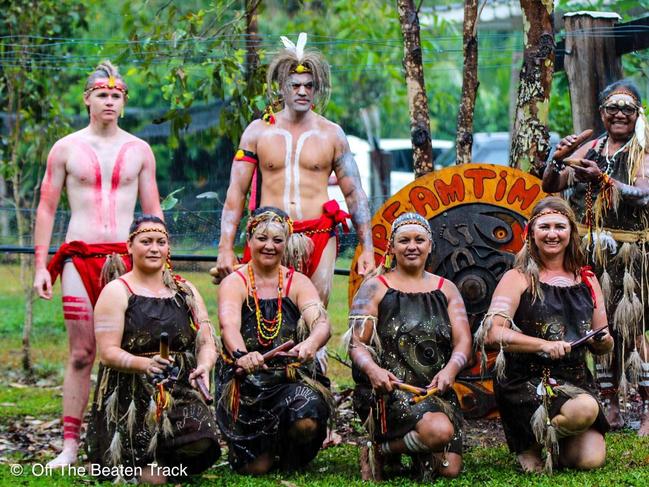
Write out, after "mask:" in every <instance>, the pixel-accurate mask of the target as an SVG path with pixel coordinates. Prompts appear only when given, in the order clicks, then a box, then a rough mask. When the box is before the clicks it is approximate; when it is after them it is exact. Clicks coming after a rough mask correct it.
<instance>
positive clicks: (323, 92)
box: [211, 33, 375, 305]
mask: <svg viewBox="0 0 649 487" xmlns="http://www.w3.org/2000/svg"><path fill="white" fill-rule="evenodd" d="M282 40H283V42H284V45H285V46H286V49H283V50H282V51H281V52H280V53H278V54H277V55H276V56H275V58H274V59H273V61H272V62H271V64H270V66H269V68H268V75H267V82H268V90H269V96H270V97H271V99H272V98H273V88H274V87H275V86H277V87H278V89H279V93H280V96H281V98H282V101H283V104H284V106H283V109H282V110H281V111H279V112H278V113H276V114H273V113H272V110H268V111H267V113H266V114H265V115H264V117H263V119H262V120H255V121H254V122H252V123H251V124H250V125H249V126H248V127H247V128H246V130H245V131H244V133H243V136H242V137H241V142H240V144H239V151H238V152H237V155H236V156H235V158H234V161H233V164H232V170H231V173H230V186H229V188H228V193H227V197H226V201H225V206H224V208H223V214H222V219H221V239H220V241H219V248H218V260H217V263H216V267H215V268H213V269H212V271H211V272H212V273H213V275H215V277H216V278H217V279H219V280H220V279H222V278H224V277H225V276H227V275H228V274H230V273H231V272H232V271H233V269H234V267H235V265H236V264H237V258H236V256H235V254H234V241H235V237H236V233H237V227H238V225H239V222H240V220H241V217H242V214H243V209H244V202H245V199H246V195H247V193H248V191H249V190H251V195H250V209H251V210H252V209H254V208H257V207H259V206H274V207H277V208H281V209H282V210H284V211H285V212H286V213H287V214H288V215H289V216H290V217H291V218H292V219H293V220H294V221H295V226H294V231H295V232H296V233H295V235H294V237H293V239H292V241H291V242H289V244H288V248H287V254H288V255H287V260H285V261H284V262H285V263H286V264H287V265H289V266H290V265H293V266H294V267H295V268H296V269H297V270H299V271H301V272H303V273H305V274H306V275H308V276H309V277H310V278H311V280H312V281H313V283H314V284H315V287H316V288H317V289H318V293H319V294H320V298H321V299H322V302H323V303H325V305H326V304H327V303H328V300H329V293H330V291H331V285H332V280H333V270H334V263H335V259H336V252H337V236H336V226H337V225H338V223H342V224H343V226H344V225H345V220H346V217H347V216H348V215H347V214H346V213H345V212H343V211H342V210H340V208H339V207H338V204H337V202H336V201H333V200H332V201H329V197H328V193H327V185H328V180H329V176H330V175H331V173H332V171H333V172H334V173H335V174H336V177H337V179H338V184H339V186H340V188H341V189H342V192H343V195H344V196H345V201H346V203H347V207H348V208H349V211H350V213H351V219H352V221H353V223H354V226H355V227H356V231H357V233H358V237H359V240H360V243H361V246H362V249H363V251H362V254H361V255H360V257H359V259H358V272H359V274H362V275H364V274H366V273H367V272H369V271H371V270H372V269H373V268H374V266H375V265H374V254H373V246H372V238H371V234H370V219H371V216H370V212H369V206H368V202H367V196H366V195H365V192H364V191H363V188H362V187H361V182H360V177H359V174H358V168H357V166H356V162H355V161H354V157H353V155H352V153H351V151H350V148H349V144H348V142H347V139H346V137H345V133H344V132H343V130H342V129H341V128H340V127H339V126H338V125H336V124H335V123H332V122H330V121H329V120H327V119H326V118H325V117H323V116H321V115H319V114H317V113H315V112H314V111H313V110H312V109H313V107H314V103H315V104H316V105H319V106H320V107H321V108H324V106H325V105H326V102H327V100H328V96H329V91H330V83H329V66H328V65H327V63H326V61H325V60H324V59H323V58H322V56H321V55H320V53H318V52H315V51H304V44H305V43H306V34H304V33H302V34H300V37H299V39H298V43H297V46H295V45H293V44H292V43H291V42H290V41H288V39H286V38H282ZM296 237H297V239H296ZM305 237H308V238H305ZM248 260H249V253H248V252H246V253H245V255H244V262H247V261H248Z"/></svg>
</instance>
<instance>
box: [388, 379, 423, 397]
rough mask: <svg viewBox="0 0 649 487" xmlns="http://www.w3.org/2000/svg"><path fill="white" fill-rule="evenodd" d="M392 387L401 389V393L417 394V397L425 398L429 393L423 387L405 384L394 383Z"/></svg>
mask: <svg viewBox="0 0 649 487" xmlns="http://www.w3.org/2000/svg"><path fill="white" fill-rule="evenodd" d="M392 387H394V388H395V389H399V390H400V391H404V392H409V393H411V394H415V395H417V396H423V395H424V394H426V393H427V392H428V391H427V390H426V389H424V388H423V387H417V386H412V385H410V384H406V383H405V382H395V381H392Z"/></svg>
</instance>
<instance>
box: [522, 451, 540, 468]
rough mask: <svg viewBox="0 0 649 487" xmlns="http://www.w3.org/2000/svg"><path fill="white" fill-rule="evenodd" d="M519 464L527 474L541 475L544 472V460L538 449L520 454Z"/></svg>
mask: <svg viewBox="0 0 649 487" xmlns="http://www.w3.org/2000/svg"><path fill="white" fill-rule="evenodd" d="M518 463H519V464H520V466H521V468H522V469H523V472H525V473H541V472H542V471H543V460H542V459H541V452H540V451H539V450H538V449H532V450H525V451H524V452H522V453H519V454H518Z"/></svg>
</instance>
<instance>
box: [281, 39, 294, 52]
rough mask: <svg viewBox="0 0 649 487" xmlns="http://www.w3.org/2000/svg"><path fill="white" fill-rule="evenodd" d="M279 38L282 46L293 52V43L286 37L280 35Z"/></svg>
mask: <svg viewBox="0 0 649 487" xmlns="http://www.w3.org/2000/svg"><path fill="white" fill-rule="evenodd" d="M280 39H281V40H282V44H284V47H285V48H286V49H287V50H288V51H293V52H295V44H293V42H292V41H291V40H290V39H289V38H288V37H284V36H280Z"/></svg>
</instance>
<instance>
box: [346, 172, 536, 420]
mask: <svg viewBox="0 0 649 487" xmlns="http://www.w3.org/2000/svg"><path fill="white" fill-rule="evenodd" d="M545 196H546V194H545V193H544V192H543V190H542V189H541V181H540V180H539V179H538V178H536V177H534V176H532V175H530V174H527V173H525V172H523V171H520V170H518V169H513V168H510V167H504V166H496V165H491V164H464V165H459V166H453V167H449V168H446V169H443V170H441V171H437V172H434V173H431V174H427V175H425V176H422V177H420V178H418V179H416V180H415V181H413V182H412V183H410V184H409V185H408V186H406V187H404V188H403V189H401V190H400V191H399V192H398V193H397V194H395V195H393V196H392V197H391V198H390V199H388V201H386V202H385V204H383V206H382V207H381V208H380V209H379V210H378V211H377V212H376V214H375V215H374V217H373V218H372V238H373V243H374V257H375V261H376V264H377V265H379V264H380V262H381V261H382V260H383V256H384V254H385V252H386V250H387V248H388V239H389V236H390V227H391V225H392V222H393V221H394V219H395V218H397V217H398V216H399V215H400V214H402V213H405V212H409V211H414V212H417V213H419V214H420V215H423V216H424V217H425V218H426V219H427V220H428V221H429V223H430V226H431V228H432V231H433V241H434V248H433V252H432V254H431V259H430V262H429V265H428V270H429V271H430V272H433V273H435V274H438V275H441V276H443V277H444V278H446V279H450V280H451V281H453V282H454V283H455V284H456V285H457V287H458V289H459V290H460V292H461V293H462V297H463V298H464V303H465V305H466V308H467V313H468V315H469V322H470V324H471V331H472V332H473V331H475V330H476V328H477V327H478V326H479V324H480V321H481V320H482V316H483V315H484V313H485V312H486V311H487V309H488V307H489V303H490V301H491V295H492V294H493V292H494V290H495V288H496V285H497V284H498V281H499V280H500V278H501V277H502V276H503V274H504V273H505V272H506V271H507V270H508V269H510V268H511V267H512V265H513V263H514V256H515V254H516V252H518V250H520V248H521V247H522V245H523V236H522V234H523V229H524V228H525V224H526V222H527V220H528V218H529V216H530V214H531V212H532V208H533V207H534V205H535V204H536V203H537V202H538V201H539V200H541V199H542V198H543V197H545ZM359 254H360V248H357V249H356V254H355V255H354V260H353V263H352V271H351V274H350V277H349V291H348V298H349V302H350V305H351V301H352V299H353V296H354V294H355V293H356V291H357V290H358V287H359V286H360V283H361V281H362V277H361V276H359V275H358V273H356V271H355V269H356V260H357V259H358V256H359ZM478 363H479V361H478ZM483 379H484V377H482V376H481V373H480V370H479V365H478V366H476V367H474V368H473V369H471V370H467V371H464V372H463V373H462V375H461V377H460V378H458V381H457V382H456V386H455V389H456V392H458V396H459V397H460V402H461V404H462V408H463V410H464V412H465V415H466V416H468V417H480V416H484V415H486V414H488V413H489V411H491V410H493V409H494V408H495V402H494V400H493V393H492V391H493V386H492V383H491V381H490V380H483Z"/></svg>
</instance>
